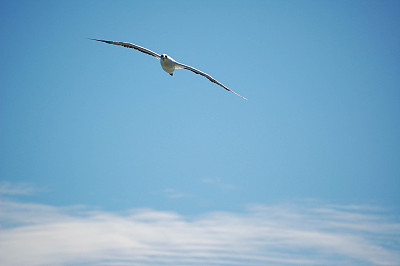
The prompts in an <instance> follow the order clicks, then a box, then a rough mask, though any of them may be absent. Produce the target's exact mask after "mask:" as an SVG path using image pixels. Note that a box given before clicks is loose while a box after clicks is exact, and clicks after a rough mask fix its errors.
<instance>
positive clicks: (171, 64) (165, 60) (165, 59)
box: [160, 54, 179, 76]
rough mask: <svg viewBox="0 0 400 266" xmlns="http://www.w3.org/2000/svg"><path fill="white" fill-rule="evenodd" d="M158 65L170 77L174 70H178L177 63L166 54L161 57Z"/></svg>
mask: <svg viewBox="0 0 400 266" xmlns="http://www.w3.org/2000/svg"><path fill="white" fill-rule="evenodd" d="M160 63H161V67H162V68H163V69H164V71H165V72H167V73H168V74H170V75H171V76H172V75H173V73H174V71H175V69H177V68H179V67H178V66H179V65H178V64H177V62H176V61H175V60H174V59H173V58H172V57H170V56H168V55H166V54H162V55H161V59H160Z"/></svg>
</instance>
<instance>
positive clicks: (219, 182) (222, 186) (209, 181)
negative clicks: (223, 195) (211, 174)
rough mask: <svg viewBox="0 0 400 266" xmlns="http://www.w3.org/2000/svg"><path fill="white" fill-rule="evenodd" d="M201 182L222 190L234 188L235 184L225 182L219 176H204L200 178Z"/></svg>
mask: <svg viewBox="0 0 400 266" xmlns="http://www.w3.org/2000/svg"><path fill="white" fill-rule="evenodd" d="M201 183H203V184H210V185H214V186H217V187H218V188H219V189H222V190H236V186H234V185H232V184H228V183H225V182H224V181H222V179H221V178H204V179H202V180H201Z"/></svg>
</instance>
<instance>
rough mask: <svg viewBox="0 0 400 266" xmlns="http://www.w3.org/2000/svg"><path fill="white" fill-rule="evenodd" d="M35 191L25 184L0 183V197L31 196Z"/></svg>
mask: <svg viewBox="0 0 400 266" xmlns="http://www.w3.org/2000/svg"><path fill="white" fill-rule="evenodd" d="M34 192H35V189H34V188H33V186H32V185H30V184H27V183H10V182H0V196H2V195H32V194H33V193H34Z"/></svg>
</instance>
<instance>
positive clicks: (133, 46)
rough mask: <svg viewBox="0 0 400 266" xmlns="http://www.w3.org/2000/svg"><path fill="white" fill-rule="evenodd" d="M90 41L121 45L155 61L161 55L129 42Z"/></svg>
mask: <svg viewBox="0 0 400 266" xmlns="http://www.w3.org/2000/svg"><path fill="white" fill-rule="evenodd" d="M91 40H93V41H98V42H105V43H108V44H114V45H121V46H123V47H126V48H132V49H136V50H138V51H141V52H142V53H145V54H148V55H151V56H154V57H155V58H157V59H160V58H161V55H159V54H157V53H155V52H153V51H152V50H149V49H147V48H144V47H142V46H139V45H136V44H133V43H129V42H114V41H106V40H97V39H91Z"/></svg>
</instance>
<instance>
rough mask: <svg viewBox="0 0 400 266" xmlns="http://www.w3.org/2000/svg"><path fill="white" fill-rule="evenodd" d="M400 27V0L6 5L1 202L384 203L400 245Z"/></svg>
mask: <svg viewBox="0 0 400 266" xmlns="http://www.w3.org/2000/svg"><path fill="white" fill-rule="evenodd" d="M399 26H400V4H399V2H398V1H203V2H190V1H172V2H171V1H103V2H100V1H65V2H59V1H2V2H1V4H0V36H1V44H0V47H1V50H0V67H1V71H0V81H1V88H0V149H1V150H0V152H1V153H0V181H1V182H2V184H3V185H2V186H3V188H2V190H3V196H1V197H2V199H3V201H4V202H8V203H10V202H14V203H16V202H18V203H20V204H22V203H23V204H37V205H38V206H42V207H43V206H47V207H51V208H56V209H58V208H69V207H71V206H76V205H79V206H86V207H87V208H90V209H91V208H93V209H96V210H101V211H102V212H105V213H107V214H109V215H112V214H114V215H117V214H116V213H119V212H125V211H128V210H139V209H150V210H154V212H162V213H164V212H168V213H174V214H176V215H180V216H182V217H184V218H187V217H193V216H195V217H198V216H202V215H210V214H211V213H214V212H218V213H219V212H227V213H230V214H231V215H239V214H240V213H243V212H246V211H249V210H248V208H249V207H248V206H254V205H256V206H263V208H273V207H271V206H281V204H284V205H285V206H286V204H287V205H290V206H291V205H296V206H297V204H299V205H303V204H302V203H299V202H304V201H306V202H309V201H312V202H319V203H321V204H324V206H341V207H340V208H344V209H346V210H357V211H359V210H360V208H356V207H354V208H349V206H364V207H365V206H367V207H368V208H367V207H365V208H367V209H368V210H370V207H371V206H375V207H376V206H379V208H382V209H384V210H385V212H387V213H386V214H385V215H384V217H381V216H380V218H382V219H386V218H387V217H392V218H393V217H395V218H393V219H394V221H393V220H390V222H393V223H394V224H395V225H396V226H395V228H397V229H396V231H395V232H390V233H388V235H392V239H391V240H390V241H391V242H393V243H397V244H393V245H389V246H388V247H386V246H385V248H387V249H388V250H389V251H388V252H389V253H390V252H391V250H393V249H395V250H396V249H397V250H398V246H399V244H398V243H399V241H400V240H399V234H400V233H399V227H398V221H399V219H398V217H399V215H400V210H399V207H398V206H400V163H399V162H400V139H399V136H400V48H399V47H400V29H399V28H400V27H399ZM88 38H97V39H106V40H115V41H125V42H132V43H135V44H138V45H141V46H143V47H146V48H149V49H151V50H153V51H155V52H157V53H160V54H161V53H167V54H168V55H170V56H172V57H173V58H174V59H176V60H177V61H180V62H182V63H184V64H188V65H191V66H193V67H196V68H198V69H200V70H202V71H204V72H207V73H209V74H210V75H212V76H213V77H214V78H216V79H218V80H219V81H220V82H222V83H224V84H225V85H226V86H228V87H229V88H231V89H232V90H234V91H236V92H237V93H239V94H241V95H243V96H244V97H246V98H248V99H249V100H248V101H245V100H243V99H241V98H240V97H237V96H236V95H234V94H232V93H229V92H227V91H225V90H224V89H222V88H221V87H219V86H217V85H216V84H213V83H211V82H209V81H208V80H207V79H205V78H203V77H201V76H199V75H195V74H193V73H192V72H190V71H186V70H179V71H176V72H175V74H174V76H173V77H171V76H169V75H168V74H167V73H165V72H164V71H163V70H162V68H161V66H160V63H159V61H158V60H156V59H155V58H153V57H151V56H148V55H146V54H143V53H140V52H138V51H135V50H130V49H126V48H123V47H119V46H112V45H108V44H104V43H99V42H94V41H91V40H89V39H88ZM319 203H318V204H319ZM318 204H317V205H318ZM375 207H374V208H375ZM10 208H11V207H10ZM310 208H311V207H310ZM371 208H372V207H371ZM289 209H290V208H289ZM294 209H296V207H294ZM361 209H362V210H364V209H363V208H361ZM308 211H309V210H308V209H306V210H305V212H308ZM249 212H250V214H249V215H250V216H251V215H255V216H257V215H256V214H254V212H253V211H249ZM300 212H301V211H300ZM69 215H71V217H75V218H76V215H77V214H76V213H73V214H69ZM122 217H125V216H122ZM257 217H258V216H257ZM285 217H286V216H285ZM6 220H7V219H6ZM4 223H7V224H8V223H9V221H8V220H7V222H4V221H3V222H2V224H3V226H5V225H4ZM11 224H12V223H11ZM18 226H19V225H15V227H13V228H18ZM289 228H290V227H289ZM371 241H372V240H371ZM0 245H1V242H0ZM377 246H379V247H381V245H379V244H377ZM298 252H299V250H298V249H297V251H296V249H295V251H293V254H292V255H293V259H296V258H297V257H296V256H297V255H298ZM10 253H12V252H10ZM328 253H329V252H328ZM390 254H391V253H390ZM4 256H5V255H4ZM32 256H33V255H32ZM286 256H287V257H286V258H288V257H291V255H287V253H286ZM388 256H389V255H388ZM350 257H352V256H350ZM389 257H390V256H389ZM333 258H334V256H333V257H329V256H328V257H326V258H325V259H326V260H325V261H324V263H326V262H329V261H330V259H333ZM346 258H347V257H346V256H344V258H343V261H342V262H345V263H346V262H347V263H348V262H349V261H348V260H347V259H346ZM352 258H354V256H353V257H352ZM252 259H253V258H252ZM358 259H360V260H361V261H362V262H363V263H371V264H375V263H376V264H380V263H381V262H382V260H381V261H378V262H377V261H376V260H373V259H366V258H358ZM396 259H398V257H397V258H395V259H393V257H390V258H389V259H388V260H387V261H386V262H388V261H389V262H391V263H392V262H393V261H395V260H396ZM110 260H111V259H110ZM160 260H161V261H163V260H162V258H161V259H160ZM0 261H1V254H0ZM4 261H6V260H4ZM9 262H15V261H12V260H10V261H9ZM50 262H52V261H50ZM53 262H54V261H53ZM164 262H165V261H164ZM239 262H243V264H244V265H246V260H245V259H244V257H243V258H241V260H240V261H239ZM249 262H251V259H249V261H247V263H249ZM297 262H301V261H297ZM302 262H303V263H307V262H305V261H302ZM314 262H315V261H314ZM350 262H353V261H350ZM397 262H398V261H397ZM38 263H39V264H40V262H38ZM43 263H44V264H46V263H49V261H45V262H43ZM175 263H176V262H175ZM192 263H193V265H195V264H196V263H195V262H193V261H192ZM254 263H256V262H254ZM275 263H278V262H276V261H275ZM285 263H290V262H289V261H286V262H284V264H285ZM318 263H321V264H324V263H322V262H321V261H317V264H318ZM328 264H329V263H328ZM175 265H176V264H175ZM196 265H197V264H196Z"/></svg>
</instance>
